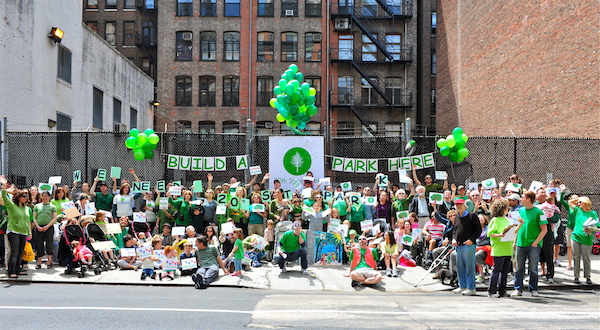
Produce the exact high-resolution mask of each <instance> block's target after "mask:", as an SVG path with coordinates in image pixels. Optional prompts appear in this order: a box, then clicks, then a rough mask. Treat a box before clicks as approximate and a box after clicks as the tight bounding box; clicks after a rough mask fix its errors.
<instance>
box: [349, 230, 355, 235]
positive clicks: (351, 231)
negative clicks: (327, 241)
mask: <svg viewBox="0 0 600 330" xmlns="http://www.w3.org/2000/svg"><path fill="white" fill-rule="evenodd" d="M352 234H354V235H357V233H356V230H354V229H350V234H348V235H352Z"/></svg>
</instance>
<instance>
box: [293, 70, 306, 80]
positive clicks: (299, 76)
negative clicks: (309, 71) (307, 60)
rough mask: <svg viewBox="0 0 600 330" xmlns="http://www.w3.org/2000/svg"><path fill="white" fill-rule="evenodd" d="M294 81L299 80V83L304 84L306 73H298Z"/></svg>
mask: <svg viewBox="0 0 600 330" xmlns="http://www.w3.org/2000/svg"><path fill="white" fill-rule="evenodd" d="M294 79H296V80H298V81H299V82H303V81H304V73H302V72H298V73H296V75H295V76H294Z"/></svg>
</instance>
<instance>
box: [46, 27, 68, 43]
mask: <svg viewBox="0 0 600 330" xmlns="http://www.w3.org/2000/svg"><path fill="white" fill-rule="evenodd" d="M64 35H65V32H64V31H63V30H61V29H59V28H57V27H52V30H50V34H49V35H48V38H50V39H52V40H54V41H55V42H58V43H60V42H61V41H62V38H63V36H64Z"/></svg>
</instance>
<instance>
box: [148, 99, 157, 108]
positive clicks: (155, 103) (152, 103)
mask: <svg viewBox="0 0 600 330" xmlns="http://www.w3.org/2000/svg"><path fill="white" fill-rule="evenodd" d="M148 103H150V104H151V105H153V106H155V107H157V106H159V105H160V102H159V101H158V100H153V101H150V102H148Z"/></svg>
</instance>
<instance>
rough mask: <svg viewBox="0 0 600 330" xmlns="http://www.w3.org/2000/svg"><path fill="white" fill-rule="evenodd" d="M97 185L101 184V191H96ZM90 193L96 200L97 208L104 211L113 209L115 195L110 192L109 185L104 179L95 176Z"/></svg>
mask: <svg viewBox="0 0 600 330" xmlns="http://www.w3.org/2000/svg"><path fill="white" fill-rule="evenodd" d="M96 185H99V186H100V193H97V192H96ZM90 195H92V197H94V199H95V201H96V209H97V210H103V211H108V212H111V211H112V205H113V199H114V197H115V196H113V194H111V193H110V192H109V189H108V185H107V184H106V182H104V181H100V182H99V181H98V177H96V178H94V184H93V185H92V188H91V189H90Z"/></svg>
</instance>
